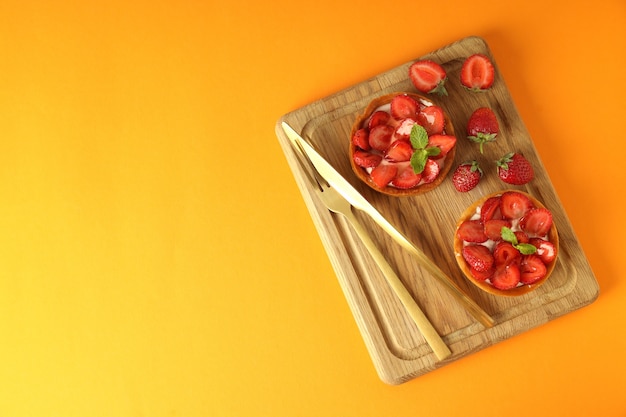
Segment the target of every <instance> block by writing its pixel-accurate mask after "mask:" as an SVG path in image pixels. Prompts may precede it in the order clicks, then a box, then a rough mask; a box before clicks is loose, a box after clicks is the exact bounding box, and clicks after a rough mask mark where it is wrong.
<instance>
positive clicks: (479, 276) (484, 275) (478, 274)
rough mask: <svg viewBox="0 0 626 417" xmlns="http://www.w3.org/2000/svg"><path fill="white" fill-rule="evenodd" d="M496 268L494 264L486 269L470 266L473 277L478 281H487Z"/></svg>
mask: <svg viewBox="0 0 626 417" xmlns="http://www.w3.org/2000/svg"><path fill="white" fill-rule="evenodd" d="M495 270H496V269H495V268H494V267H493V266H492V267H491V268H489V269H488V270H486V271H477V270H475V269H473V268H470V274H472V277H473V278H474V279H475V280H476V281H486V280H488V279H489V278H491V277H492V276H493V273H494V272H495Z"/></svg>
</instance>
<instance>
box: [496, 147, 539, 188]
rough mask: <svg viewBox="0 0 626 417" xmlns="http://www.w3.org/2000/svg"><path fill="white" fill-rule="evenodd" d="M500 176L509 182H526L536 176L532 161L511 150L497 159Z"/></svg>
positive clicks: (519, 183)
mask: <svg viewBox="0 0 626 417" xmlns="http://www.w3.org/2000/svg"><path fill="white" fill-rule="evenodd" d="M496 165H497V166H498V176H499V177H500V179H501V180H502V181H504V182H506V183H507V184H513V185H522V184H526V183H527V182H529V181H530V180H532V179H533V178H534V177H535V172H534V170H533V167H532V165H530V162H528V160H527V159H526V158H525V157H524V156H523V155H522V154H519V153H516V152H511V153H507V154H506V155H504V156H503V157H502V158H500V159H499V160H497V161H496Z"/></svg>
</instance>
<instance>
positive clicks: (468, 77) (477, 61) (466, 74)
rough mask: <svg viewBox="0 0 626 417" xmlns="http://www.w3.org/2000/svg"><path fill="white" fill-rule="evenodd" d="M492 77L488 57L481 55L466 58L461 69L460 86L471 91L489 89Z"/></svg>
mask: <svg viewBox="0 0 626 417" xmlns="http://www.w3.org/2000/svg"><path fill="white" fill-rule="evenodd" d="M494 76H495V70H494V68H493V64H492V63H491V60H490V59H489V57H487V56H486V55H483V54H474V55H472V56H470V57H468V58H467V59H466V60H465V61H464V62H463V66H462V67H461V84H463V86H464V87H466V88H469V89H470V90H472V91H482V90H487V89H489V88H491V86H492V85H493V79H494Z"/></svg>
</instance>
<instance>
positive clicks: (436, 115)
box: [417, 105, 445, 136]
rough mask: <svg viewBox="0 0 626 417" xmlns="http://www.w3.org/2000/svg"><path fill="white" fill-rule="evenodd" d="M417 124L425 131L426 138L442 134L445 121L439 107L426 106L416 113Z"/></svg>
mask: <svg viewBox="0 0 626 417" xmlns="http://www.w3.org/2000/svg"><path fill="white" fill-rule="evenodd" d="M417 123H419V124H420V125H422V126H423V127H424V129H426V133H428V136H431V135H436V134H441V133H443V128H444V125H445V119H444V116H443V109H442V108H441V107H439V106H434V105H433V106H426V107H424V108H423V109H422V110H421V111H420V112H419V113H417Z"/></svg>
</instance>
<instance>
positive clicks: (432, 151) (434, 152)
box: [426, 146, 441, 156]
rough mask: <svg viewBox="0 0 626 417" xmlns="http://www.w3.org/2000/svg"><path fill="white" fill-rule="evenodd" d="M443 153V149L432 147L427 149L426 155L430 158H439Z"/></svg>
mask: <svg viewBox="0 0 626 417" xmlns="http://www.w3.org/2000/svg"><path fill="white" fill-rule="evenodd" d="M440 153H441V148H440V147H438V146H430V147H428V148H426V154H427V155H428V156H437V155H439V154H440Z"/></svg>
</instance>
